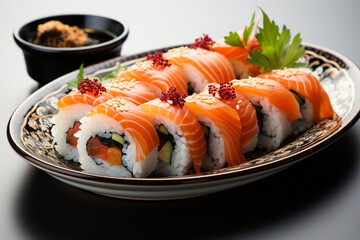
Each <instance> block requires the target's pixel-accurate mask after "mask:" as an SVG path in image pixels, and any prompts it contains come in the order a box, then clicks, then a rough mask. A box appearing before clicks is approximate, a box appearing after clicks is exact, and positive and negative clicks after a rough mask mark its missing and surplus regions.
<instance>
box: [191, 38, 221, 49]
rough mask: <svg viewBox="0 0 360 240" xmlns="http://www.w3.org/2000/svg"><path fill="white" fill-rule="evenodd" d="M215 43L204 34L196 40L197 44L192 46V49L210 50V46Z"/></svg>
mask: <svg viewBox="0 0 360 240" xmlns="http://www.w3.org/2000/svg"><path fill="white" fill-rule="evenodd" d="M214 43H215V42H214V41H213V40H212V39H211V38H210V37H209V35H207V34H203V36H202V37H199V38H197V39H195V43H193V44H191V45H190V48H194V49H196V48H203V49H206V50H210V48H209V46H211V45H213V44H214Z"/></svg>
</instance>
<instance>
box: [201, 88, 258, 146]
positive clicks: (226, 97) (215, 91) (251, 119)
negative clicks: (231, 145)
mask: <svg viewBox="0 0 360 240" xmlns="http://www.w3.org/2000/svg"><path fill="white" fill-rule="evenodd" d="M201 93H205V94H211V95H213V96H214V97H215V98H217V99H219V100H220V101H222V102H223V103H225V104H226V105H228V106H230V107H231V108H233V109H234V110H235V111H236V112H237V114H238V115H239V118H240V122H241V150H242V152H243V153H247V152H251V151H252V150H254V149H255V147H256V145H257V135H258V132H259V127H258V122H257V116H256V110H255V108H254V106H253V105H252V104H251V103H250V102H249V100H248V99H247V98H246V97H245V96H244V95H242V94H239V93H238V92H236V91H235V88H234V87H233V86H232V84H231V83H223V82H220V83H210V84H208V85H207V86H206V87H205V88H204V89H203V91H202V92H201Z"/></svg>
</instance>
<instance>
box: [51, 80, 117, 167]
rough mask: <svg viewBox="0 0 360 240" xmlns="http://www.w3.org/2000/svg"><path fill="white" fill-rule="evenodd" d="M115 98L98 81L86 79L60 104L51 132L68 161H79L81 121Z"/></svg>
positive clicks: (59, 102)
mask: <svg viewBox="0 0 360 240" xmlns="http://www.w3.org/2000/svg"><path fill="white" fill-rule="evenodd" d="M111 98H113V96H112V95H111V94H110V93H108V92H107V91H106V88H105V87H104V86H102V85H101V83H98V80H97V79H94V80H90V79H88V78H86V79H84V80H83V81H82V82H81V83H80V84H79V85H78V88H77V89H73V90H72V91H71V92H70V93H69V94H67V95H65V96H64V97H62V98H61V99H60V100H59V101H58V102H57V106H58V108H59V112H58V114H57V115H56V116H55V117H54V118H53V122H54V124H55V125H54V127H53V128H52V130H51V133H52V135H53V136H54V142H55V149H56V150H57V152H58V153H59V154H60V155H62V156H64V158H65V159H67V160H74V161H76V162H77V161H78V152H77V150H76V146H77V137H75V136H74V134H75V133H76V132H78V131H79V127H80V122H79V121H80V119H81V118H82V117H84V116H85V114H86V113H88V112H90V111H91V109H92V108H93V107H95V106H97V105H99V104H101V103H103V102H105V101H107V100H109V99H111Z"/></svg>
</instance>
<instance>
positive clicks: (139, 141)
mask: <svg viewBox="0 0 360 240" xmlns="http://www.w3.org/2000/svg"><path fill="white" fill-rule="evenodd" d="M80 129H81V131H79V132H78V133H76V135H77V136H78V137H79V140H78V151H79V162H80V164H81V167H82V168H83V169H84V170H85V171H86V172H89V173H95V174H100V175H109V176H119V177H132V176H133V177H147V176H149V174H151V173H152V172H153V171H154V170H155V167H156V163H157V146H158V145H159V139H158V136H157V134H156V130H155V127H154V125H153V124H152V122H151V119H150V117H149V116H148V115H147V114H146V113H145V112H144V111H143V110H142V109H141V108H140V107H138V106H136V105H134V104H133V103H131V102H130V101H127V100H124V99H121V98H113V99H110V100H109V101H106V102H104V103H102V104H100V105H98V106H96V107H95V108H93V109H92V110H91V112H90V113H88V114H86V117H84V118H82V119H81V126H80Z"/></svg>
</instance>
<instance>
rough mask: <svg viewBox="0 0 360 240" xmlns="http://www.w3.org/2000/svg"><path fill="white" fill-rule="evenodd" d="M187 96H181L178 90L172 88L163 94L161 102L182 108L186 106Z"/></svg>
mask: <svg viewBox="0 0 360 240" xmlns="http://www.w3.org/2000/svg"><path fill="white" fill-rule="evenodd" d="M185 98H186V94H184V95H181V94H180V93H179V92H178V91H176V88H173V87H170V88H169V90H168V91H167V92H166V93H165V92H161V96H160V100H161V101H166V102H167V103H168V104H170V105H173V106H176V105H179V107H180V108H182V107H183V106H184V103H185Z"/></svg>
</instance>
